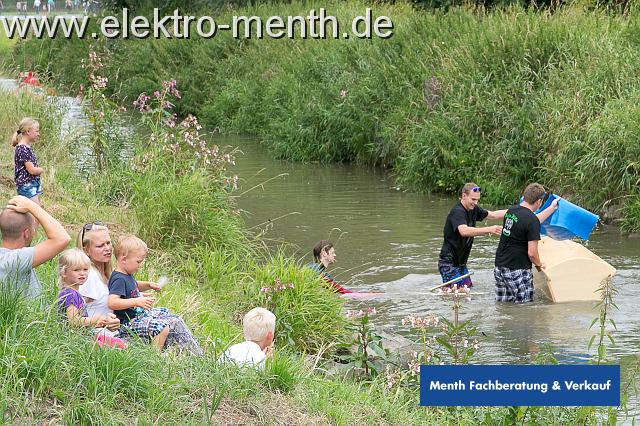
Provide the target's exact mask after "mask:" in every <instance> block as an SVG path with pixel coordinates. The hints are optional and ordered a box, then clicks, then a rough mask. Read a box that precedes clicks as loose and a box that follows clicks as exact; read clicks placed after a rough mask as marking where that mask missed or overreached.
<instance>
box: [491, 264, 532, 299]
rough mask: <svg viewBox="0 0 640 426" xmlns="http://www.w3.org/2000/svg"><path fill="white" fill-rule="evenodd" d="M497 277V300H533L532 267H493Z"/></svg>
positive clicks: (494, 274)
mask: <svg viewBox="0 0 640 426" xmlns="http://www.w3.org/2000/svg"><path fill="white" fill-rule="evenodd" d="M493 276H494V277H495V279H496V301H497V302H515V303H527V302H533V274H532V273H531V269H509V268H504V267H501V266H496V267H495V268H493Z"/></svg>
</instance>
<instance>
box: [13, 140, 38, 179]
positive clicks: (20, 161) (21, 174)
mask: <svg viewBox="0 0 640 426" xmlns="http://www.w3.org/2000/svg"><path fill="white" fill-rule="evenodd" d="M24 163H33V165H34V166H35V167H38V160H36V154H35V152H33V149H32V148H31V147H30V146H29V145H16V152H15V156H14V175H15V178H16V186H22V185H25V184H27V183H31V182H34V181H39V180H40V177H39V176H34V175H32V174H30V173H29V172H28V171H27V167H26V166H25V165H24Z"/></svg>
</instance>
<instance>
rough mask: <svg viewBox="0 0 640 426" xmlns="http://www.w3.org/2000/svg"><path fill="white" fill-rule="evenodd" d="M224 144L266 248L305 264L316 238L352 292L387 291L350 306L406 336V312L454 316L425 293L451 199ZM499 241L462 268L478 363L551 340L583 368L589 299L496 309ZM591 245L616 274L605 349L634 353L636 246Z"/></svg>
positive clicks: (612, 232)
mask: <svg viewBox="0 0 640 426" xmlns="http://www.w3.org/2000/svg"><path fill="white" fill-rule="evenodd" d="M224 143H228V144H230V145H234V146H238V147H240V148H241V150H242V151H243V152H244V155H240V156H238V157H237V161H236V167H235V171H236V172H237V173H238V174H239V176H240V178H241V185H240V190H239V191H238V193H239V194H242V195H241V196H240V197H239V199H238V204H239V207H240V208H241V209H243V210H244V211H245V213H244V217H245V220H246V223H247V225H248V226H249V227H254V231H265V232H266V233H265V237H266V238H267V239H270V242H271V243H272V244H277V242H279V241H281V242H287V243H288V244H291V245H292V248H291V250H292V252H293V253H294V254H295V256H296V257H298V258H300V259H301V261H304V262H308V261H310V260H311V254H310V252H311V248H312V247H313V245H314V243H315V242H316V241H318V240H320V239H323V238H328V239H331V240H332V241H333V242H334V243H335V245H336V251H337V262H336V263H335V264H334V265H333V271H332V273H333V275H334V276H335V277H337V278H338V279H339V280H340V281H342V282H344V283H345V284H346V286H347V287H349V288H351V289H354V290H358V291H384V292H386V293H387V295H386V297H384V298H381V299H377V300H370V301H366V302H363V301H361V302H349V303H351V304H352V305H353V306H367V305H373V306H375V307H376V309H377V311H378V314H377V315H376V316H375V317H373V321H374V323H376V324H384V325H388V326H390V327H391V328H393V329H394V330H396V331H398V332H402V333H404V332H405V329H404V327H403V326H402V325H401V320H402V318H404V317H405V316H406V315H408V314H415V315H426V314H428V313H436V314H442V315H451V313H452V311H451V306H452V301H451V299H450V298H449V297H447V296H441V295H433V294H430V293H429V292H428V291H427V288H428V287H430V286H433V285H436V284H439V283H440V282H441V281H440V275H439V274H438V270H437V259H438V253H439V251H440V247H441V243H442V228H443V226H444V220H445V217H446V215H447V213H448V212H449V209H450V208H451V207H452V206H453V204H454V203H455V202H456V200H455V199H453V198H449V197H444V196H438V195H434V196H424V195H418V194H411V193H404V192H401V191H397V190H396V189H395V188H394V187H393V180H392V179H391V178H390V177H389V176H387V175H385V173H383V172H381V171H380V170H375V169H370V168H366V167H360V166H353V165H316V164H292V163H288V162H282V161H277V160H273V159H272V158H271V156H270V155H269V154H268V153H267V152H265V151H264V150H263V149H262V148H261V147H260V146H259V145H258V143H257V142H256V141H255V140H252V139H227V140H225V141H224V142H222V144H224ZM283 173H284V174H286V175H284V176H281V177H277V178H274V177H276V176H278V175H280V174H283ZM272 178H273V179H272ZM270 179H271V180H270ZM261 183H263V184H262V185H261V186H258V187H255V186H256V185H259V184H261ZM253 187H255V188H254V189H252V190H250V188H253ZM485 207H487V206H485ZM497 244H498V238H497V237H480V238H476V240H475V243H474V247H473V250H472V253H471V258H470V262H469V268H470V269H471V270H473V271H474V272H475V275H474V277H473V280H474V283H475V287H474V289H475V291H476V292H479V293H480V294H477V295H473V296H472V297H471V298H470V300H465V301H464V302H463V310H462V318H463V319H472V320H473V321H474V322H475V323H476V324H477V325H478V327H479V330H480V331H481V332H482V333H483V335H481V351H480V353H479V355H478V357H479V360H482V361H486V362H494V363H509V362H529V361H530V360H531V359H532V356H533V355H534V354H536V353H537V352H539V350H540V348H541V347H542V346H543V345H545V344H550V345H551V346H552V347H553V349H554V352H555V353H556V355H557V356H558V359H559V360H560V361H561V362H583V360H584V358H587V357H588V356H589V354H588V351H587V343H588V341H589V338H590V336H591V335H592V334H593V333H594V332H595V330H592V331H590V330H589V325H590V324H591V321H592V320H593V319H594V318H595V317H596V316H597V314H598V312H597V311H596V310H594V309H593V303H565V304H553V303H551V302H549V301H547V300H545V299H543V298H542V296H540V298H539V300H537V301H536V302H535V303H533V304H529V305H525V306H515V305H508V304H498V303H495V302H494V300H493V298H494V296H493V274H492V268H493V260H494V254H495V249H496V247H497ZM589 248H590V249H591V250H592V251H593V252H594V253H596V254H597V255H599V256H600V257H602V258H603V259H604V260H606V261H607V262H609V263H611V264H612V265H613V266H614V267H616V268H617V270H618V272H617V275H616V276H615V279H614V283H615V285H616V287H617V288H618V290H619V294H618V295H617V297H616V303H617V304H618V306H619V308H620V310H619V311H617V312H615V313H614V314H613V318H614V320H615V322H616V324H617V325H618V328H619V331H618V332H617V333H614V336H615V339H616V346H615V347H612V348H611V353H612V354H613V355H615V356H617V357H620V356H624V355H629V354H634V353H636V352H638V347H639V344H640V333H639V332H638V331H639V329H640V310H638V309H637V306H638V303H637V301H638V298H639V296H638V295H637V292H638V290H639V289H640V288H639V286H638V282H639V281H640V266H639V264H640V240H631V239H628V238H627V237H625V236H621V235H620V233H619V231H618V229H617V228H615V227H603V228H600V229H598V230H597V231H596V232H595V233H594V234H593V235H592V240H591V241H590V242H589Z"/></svg>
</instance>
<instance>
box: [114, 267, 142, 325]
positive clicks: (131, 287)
mask: <svg viewBox="0 0 640 426" xmlns="http://www.w3.org/2000/svg"><path fill="white" fill-rule="evenodd" d="M109 294H110V295H111V294H116V295H118V296H120V298H122V299H132V298H134V297H140V291H139V290H138V283H137V282H136V280H135V279H134V278H133V276H132V275H127V274H123V273H122V272H118V271H114V272H113V273H112V274H111V277H110V278H109ZM113 313H114V314H116V316H117V317H118V319H119V320H120V322H121V323H122V324H127V323H129V322H130V321H131V320H132V319H133V318H135V317H136V310H135V309H134V308H128V309H122V310H114V311H113Z"/></svg>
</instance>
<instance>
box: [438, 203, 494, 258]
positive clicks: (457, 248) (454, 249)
mask: <svg viewBox="0 0 640 426" xmlns="http://www.w3.org/2000/svg"><path fill="white" fill-rule="evenodd" d="M488 215H489V212H488V211H486V210H485V209H483V208H482V207H480V206H475V207H474V208H473V210H467V209H465V208H464V206H463V205H462V203H460V202H458V204H456V205H455V206H453V208H452V209H451V211H450V212H449V215H448V216H447V221H446V222H445V223H444V242H443V243H442V249H441V250H440V260H444V261H447V262H451V263H453V264H454V265H456V266H462V265H466V264H467V259H469V253H470V252H471V246H472V245H473V237H462V236H461V235H460V233H459V232H458V226H460V225H467V226H470V227H475V226H476V221H478V220H484V219H485V218H486V217H487V216H488Z"/></svg>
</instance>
